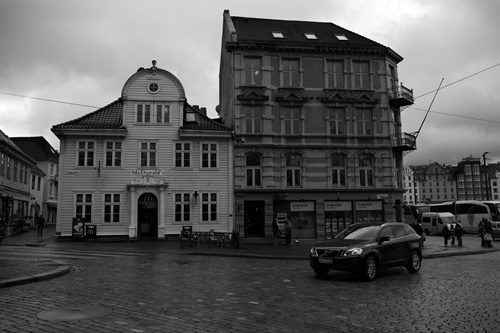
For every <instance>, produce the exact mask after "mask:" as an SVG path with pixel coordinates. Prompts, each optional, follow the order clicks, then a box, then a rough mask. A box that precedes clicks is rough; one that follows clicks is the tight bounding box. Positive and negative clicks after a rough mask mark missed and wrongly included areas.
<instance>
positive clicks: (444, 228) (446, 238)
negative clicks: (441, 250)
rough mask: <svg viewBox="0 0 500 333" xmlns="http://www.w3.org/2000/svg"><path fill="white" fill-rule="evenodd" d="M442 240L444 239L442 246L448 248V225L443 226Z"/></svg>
mask: <svg viewBox="0 0 500 333" xmlns="http://www.w3.org/2000/svg"><path fill="white" fill-rule="evenodd" d="M443 238H444V246H448V239H449V238H450V228H448V224H446V223H445V225H444V226H443Z"/></svg>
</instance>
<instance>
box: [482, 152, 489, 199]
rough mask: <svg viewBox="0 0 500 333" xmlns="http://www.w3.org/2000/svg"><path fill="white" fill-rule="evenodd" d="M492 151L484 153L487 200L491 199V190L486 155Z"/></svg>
mask: <svg viewBox="0 0 500 333" xmlns="http://www.w3.org/2000/svg"><path fill="white" fill-rule="evenodd" d="M489 153H490V152H488V151H486V152H484V153H483V169H484V171H483V172H484V180H485V183H486V200H489V199H490V191H489V186H488V183H489V180H488V172H487V170H486V155H487V154H489Z"/></svg>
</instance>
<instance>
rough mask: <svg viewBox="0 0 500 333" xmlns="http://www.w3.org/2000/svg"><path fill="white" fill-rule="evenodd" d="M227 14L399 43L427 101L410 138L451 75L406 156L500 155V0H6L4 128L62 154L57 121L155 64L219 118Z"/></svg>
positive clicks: (0, 5) (415, 114)
mask: <svg viewBox="0 0 500 333" xmlns="http://www.w3.org/2000/svg"><path fill="white" fill-rule="evenodd" d="M224 9H228V10H229V11H230V13H231V15H232V16H248V17H259V18H273V19H284V20H301V21H317V22H332V23H335V24H337V25H340V26H342V27H343V28H346V29H348V30H351V31H354V32H356V33H358V34H360V35H363V36H365V37H367V38H370V39H372V40H374V41H376V42H378V43H380V44H383V45H385V46H388V47H390V48H392V49H393V50H395V51H396V52H397V53H398V54H400V55H401V56H402V57H403V58H404V60H403V61H402V62H401V63H400V64H399V66H398V68H399V78H400V81H401V82H403V84H404V85H405V86H407V87H409V88H412V89H413V91H414V96H415V97H418V98H417V99H416V100H415V104H414V105H413V106H411V107H409V108H406V109H405V110H404V111H403V118H402V119H403V130H404V131H405V132H408V133H411V132H416V131H418V129H419V128H420V126H421V124H422V122H423V120H424V117H425V115H426V112H427V109H428V108H429V106H430V104H431V101H432V98H433V97H434V92H433V91H434V90H435V89H437V88H438V86H439V84H440V82H441V79H442V78H444V81H443V84H442V87H443V88H442V89H441V90H440V91H439V93H438V94H437V97H436V99H435V101H434V104H433V105H432V108H431V112H429V114H428V117H427V119H426V121H425V123H423V126H422V129H421V131H420V133H419V135H418V140H417V147H418V149H417V150H416V151H414V152H412V153H410V154H407V155H406V156H405V163H408V164H413V165H419V164H427V163H430V162H438V163H442V164H451V165H456V164H457V163H458V162H459V161H461V160H462V158H464V157H468V156H471V155H472V156H473V157H478V158H480V157H482V155H483V153H484V152H490V154H489V155H488V156H489V158H490V160H489V161H488V162H489V163H492V162H495V163H496V162H498V161H500V42H498V36H497V35H498V33H499V32H500V20H499V19H498V15H499V13H500V0H482V1H476V0H434V1H430V0H426V1H417V0H405V1H398V0H376V1H375V0H349V1H346V0H314V1H303V0H300V1H298V0H252V1H237V0H221V1H217V0H211V1H208V0H183V1H174V0H170V1H162V0H141V1H132V0H86V1H83V0H78V1H77V0H43V1H41V0H0V129H1V130H2V131H4V132H5V133H6V134H7V135H8V136H10V137H17V136H44V137H45V138H46V139H47V141H49V142H50V144H51V145H52V146H53V147H54V148H55V149H59V140H58V139H57V137H56V136H55V135H54V134H53V133H52V132H51V131H50V129H51V127H52V126H53V125H57V124H60V123H62V122H66V121H68V120H72V119H75V118H78V117H81V116H83V115H85V114H87V113H90V112H93V111H95V110H96V109H97V108H100V107H102V106H105V105H107V104H109V103H110V102H112V101H114V100H116V99H117V98H119V97H120V94H121V90H122V88H123V85H124V84H125V82H126V80H127V79H128V78H129V77H130V76H131V75H132V74H134V73H135V71H136V70H137V69H138V68H139V67H151V61H152V60H153V59H155V60H156V61H157V66H158V67H160V68H163V69H165V70H168V71H170V72H171V73H172V74H174V75H175V76H177V78H179V80H180V81H181V82H182V84H183V86H184V89H185V91H186V95H187V99H188V102H189V103H190V104H192V105H200V106H202V107H203V106H204V107H206V108H207V111H208V114H209V116H210V117H212V118H214V117H216V116H217V113H216V112H215V107H216V106H217V104H218V96H219V93H218V88H219V84H218V75H219V60H220V51H221V50H220V47H221V31H222V17H223V12H224ZM448 85H449V86H448ZM9 94H15V95H22V96H29V97H36V98H39V99H33V98H26V97H19V96H12V95H9ZM422 95H423V96H422ZM419 96H421V97H419ZM40 99H46V100H51V101H61V102H68V103H74V104H79V105H86V106H92V107H85V106H79V105H70V104H63V103H56V102H51V101H44V100H40Z"/></svg>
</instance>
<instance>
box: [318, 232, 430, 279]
mask: <svg viewBox="0 0 500 333" xmlns="http://www.w3.org/2000/svg"><path fill="white" fill-rule="evenodd" d="M309 263H310V265H311V267H312V269H313V270H314V272H315V273H316V274H318V275H326V274H328V271H329V270H339V271H348V272H353V273H361V274H362V275H363V276H364V278H365V279H366V280H368V281H373V280H375V279H376V278H377V274H378V271H379V269H382V268H387V267H396V266H404V267H406V269H408V271H409V272H411V273H415V272H418V271H419V270H420V267H421V264H422V240H421V238H420V236H419V235H417V233H416V232H415V231H414V230H413V228H412V227H410V226H409V225H407V224H405V223H399V222H389V223H356V224H353V225H351V226H349V227H348V228H346V229H344V230H342V231H341V232H340V233H338V234H337V235H336V236H335V237H334V238H332V239H330V240H327V241H324V242H321V243H318V244H317V245H316V246H314V247H313V248H311V253H310V256H309Z"/></svg>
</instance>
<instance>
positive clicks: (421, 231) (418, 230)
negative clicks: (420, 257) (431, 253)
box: [412, 222, 425, 247]
mask: <svg viewBox="0 0 500 333" xmlns="http://www.w3.org/2000/svg"><path fill="white" fill-rule="evenodd" d="M412 227H413V229H414V230H415V232H416V233H417V235H419V236H420V238H421V240H422V247H424V242H425V235H424V228H422V224H421V223H420V222H415V223H414V224H413V225H412Z"/></svg>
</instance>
